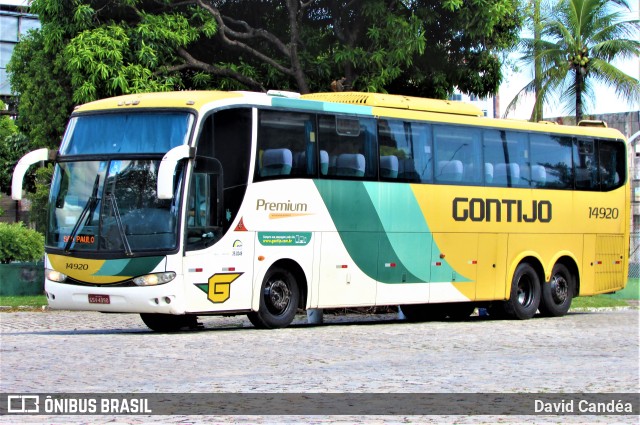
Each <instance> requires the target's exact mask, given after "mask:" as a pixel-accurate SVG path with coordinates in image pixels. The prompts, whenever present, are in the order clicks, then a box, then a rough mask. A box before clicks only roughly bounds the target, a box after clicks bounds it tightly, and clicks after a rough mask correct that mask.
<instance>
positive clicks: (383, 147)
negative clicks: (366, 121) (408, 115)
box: [378, 119, 419, 181]
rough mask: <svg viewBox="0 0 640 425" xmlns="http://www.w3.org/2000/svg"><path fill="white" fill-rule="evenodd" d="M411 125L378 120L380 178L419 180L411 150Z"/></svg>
mask: <svg viewBox="0 0 640 425" xmlns="http://www.w3.org/2000/svg"><path fill="white" fill-rule="evenodd" d="M413 125H415V124H413V123H410V122H403V121H396V120H383V119H381V120H379V121H378V149H379V152H380V153H379V155H380V179H381V180H391V181H395V180H404V181H407V180H410V181H418V180H419V178H418V175H417V173H416V171H415V162H414V158H413V151H412V149H413V144H412V139H413V134H412V126H413Z"/></svg>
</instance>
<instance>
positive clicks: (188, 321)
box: [140, 313, 198, 332]
mask: <svg viewBox="0 0 640 425" xmlns="http://www.w3.org/2000/svg"><path fill="white" fill-rule="evenodd" d="M140 318H141V319H142V321H143V322H144V324H145V325H147V327H148V328H149V329H151V330H152V331H156V332H178V331H180V330H182V329H185V328H187V329H195V328H197V327H198V317H197V316H191V315H181V316H176V315H173V314H159V313H140Z"/></svg>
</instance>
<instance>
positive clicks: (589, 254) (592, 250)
mask: <svg viewBox="0 0 640 425" xmlns="http://www.w3.org/2000/svg"><path fill="white" fill-rule="evenodd" d="M595 256H596V235H591V234H590V235H584V251H583V252H582V273H580V289H579V293H578V294H576V295H593V294H595V290H596V289H595V276H596V269H595Z"/></svg>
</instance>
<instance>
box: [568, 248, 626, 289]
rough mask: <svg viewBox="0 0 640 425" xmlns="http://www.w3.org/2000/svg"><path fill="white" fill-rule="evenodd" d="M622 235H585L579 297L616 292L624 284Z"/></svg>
mask: <svg viewBox="0 0 640 425" xmlns="http://www.w3.org/2000/svg"><path fill="white" fill-rule="evenodd" d="M625 249H626V248H625V243H624V235H585V237H584V260H583V269H582V275H581V279H580V294H579V295H595V294H602V293H607V292H613V291H618V290H620V289H622V288H624V286H625V284H626V273H625V252H626V251H625Z"/></svg>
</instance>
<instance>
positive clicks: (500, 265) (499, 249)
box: [475, 233, 508, 301]
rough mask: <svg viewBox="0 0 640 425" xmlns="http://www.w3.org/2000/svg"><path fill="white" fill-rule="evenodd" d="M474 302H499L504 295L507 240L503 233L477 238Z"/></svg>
mask: <svg viewBox="0 0 640 425" xmlns="http://www.w3.org/2000/svg"><path fill="white" fill-rule="evenodd" d="M478 238H479V241H478V274H477V284H476V298H475V299H476V301H487V300H501V299H504V293H505V280H506V277H505V271H506V268H507V267H506V263H507V240H508V237H507V235H506V234H504V233H484V234H480V235H479V236H478Z"/></svg>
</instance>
